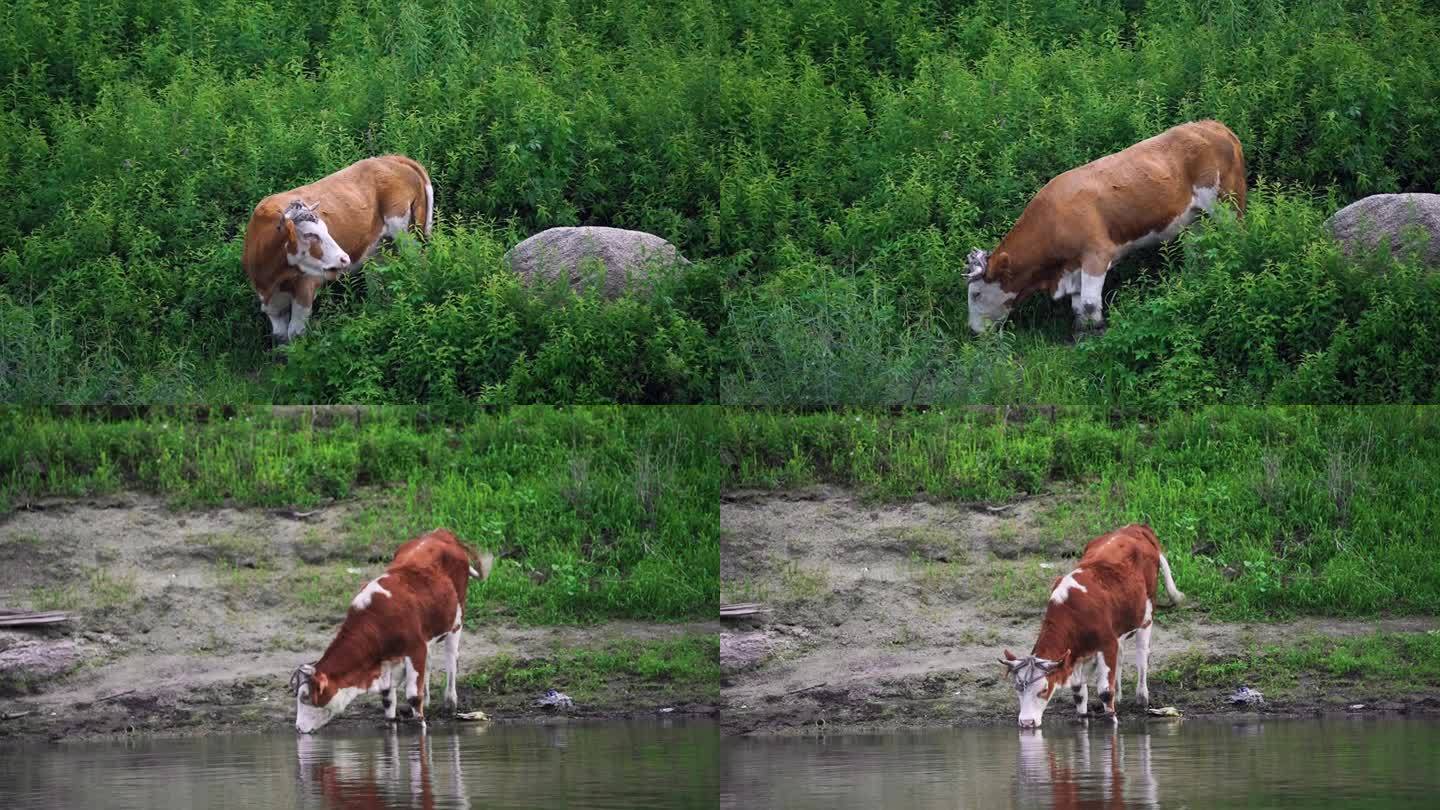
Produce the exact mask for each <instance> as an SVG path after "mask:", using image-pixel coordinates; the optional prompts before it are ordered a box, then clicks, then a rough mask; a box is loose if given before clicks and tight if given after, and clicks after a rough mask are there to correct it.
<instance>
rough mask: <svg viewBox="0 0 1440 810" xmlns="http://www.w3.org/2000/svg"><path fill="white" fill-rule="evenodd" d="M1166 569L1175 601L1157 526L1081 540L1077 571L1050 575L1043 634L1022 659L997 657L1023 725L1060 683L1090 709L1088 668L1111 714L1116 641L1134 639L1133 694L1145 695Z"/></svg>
mask: <svg viewBox="0 0 1440 810" xmlns="http://www.w3.org/2000/svg"><path fill="white" fill-rule="evenodd" d="M1162 574H1163V575H1164V578H1165V592H1166V593H1167V594H1168V595H1169V597H1170V603H1171V604H1172V605H1178V604H1180V602H1181V601H1183V600H1184V599H1185V595H1184V594H1182V593H1180V591H1178V590H1176V588H1175V580H1174V579H1172V578H1171V576H1170V562H1169V560H1166V559H1165V554H1164V552H1162V551H1161V550H1160V541H1159V540H1158V539H1157V538H1156V537H1155V532H1153V531H1151V530H1150V527H1149V526H1146V525H1144V524H1136V523H1132V524H1130V525H1129V526H1125V527H1124V528H1120V529H1116V530H1115V531H1113V532H1111V533H1109V534H1106V535H1103V536H1101V537H1097V538H1095V539H1094V540H1091V541H1090V544H1089V545H1087V546H1086V547H1085V554H1084V555H1083V556H1082V557H1081V558H1080V562H1079V564H1077V565H1076V566H1075V570H1074V571H1071V572H1070V573H1068V574H1066V575H1064V576H1061V577H1056V578H1055V583H1054V584H1053V585H1052V587H1051V590H1050V600H1049V602H1048V603H1046V605H1045V618H1044V620H1043V621H1042V622H1041V623H1040V635H1039V637H1038V638H1036V639H1035V646H1034V647H1033V648H1032V649H1031V651H1030V654H1029V655H1027V656H1025V657H1023V658H1020V657H1017V656H1016V655H1015V654H1014V653H1012V652H1010V651H1009V650H1006V651H1005V657H1004V658H1003V659H1001V660H1000V663H1002V664H1004V665H1005V668H1006V672H1007V674H1008V676H1009V678H1010V683H1011V685H1012V686H1014V687H1015V692H1016V693H1017V694H1018V695H1019V696H1020V726H1021V727H1022V728H1035V727H1038V726H1039V725H1040V718H1041V716H1042V715H1043V714H1044V713H1045V705H1046V704H1047V703H1049V702H1050V698H1051V696H1053V695H1054V694H1055V690H1056V689H1058V688H1059V687H1060V685H1061V684H1069V685H1070V691H1071V694H1072V696H1073V698H1074V701H1075V711H1076V713H1077V714H1079V715H1080V716H1082V717H1084V716H1085V715H1086V714H1087V713H1088V711H1089V705H1088V704H1089V695H1088V690H1087V685H1086V679H1085V675H1086V671H1087V670H1088V671H1089V673H1091V674H1093V675H1094V676H1095V688H1096V689H1097V690H1099V692H1100V702H1101V703H1102V704H1103V705H1104V707H1105V711H1106V712H1107V713H1109V714H1111V715H1113V714H1114V713H1115V702H1116V701H1117V700H1119V699H1120V643H1121V641H1123V640H1126V639H1129V638H1131V637H1132V636H1133V637H1134V638H1135V668H1136V669H1137V670H1138V671H1139V674H1138V678H1137V681H1136V690H1135V691H1136V700H1137V701H1138V702H1139V704H1140V705H1141V706H1142V707H1143V706H1146V705H1148V704H1149V701H1150V685H1149V680H1148V678H1149V661H1150V631H1151V630H1152V619H1153V613H1154V608H1155V587H1156V580H1157V577H1158V576H1159V575H1162Z"/></svg>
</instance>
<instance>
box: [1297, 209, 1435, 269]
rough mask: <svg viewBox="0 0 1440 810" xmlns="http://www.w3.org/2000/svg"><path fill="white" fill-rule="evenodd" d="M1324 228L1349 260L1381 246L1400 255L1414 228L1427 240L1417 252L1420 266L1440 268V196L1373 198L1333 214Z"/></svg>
mask: <svg viewBox="0 0 1440 810" xmlns="http://www.w3.org/2000/svg"><path fill="white" fill-rule="evenodd" d="M1325 225H1326V226H1327V227H1328V228H1329V229H1330V233H1331V234H1332V235H1334V237H1335V241H1337V242H1339V243H1340V246H1341V247H1342V248H1343V249H1344V250H1345V252H1346V253H1349V254H1350V255H1352V256H1353V255H1357V254H1364V253H1367V252H1370V251H1373V250H1375V249H1376V248H1377V247H1379V246H1380V245H1382V244H1388V245H1389V246H1390V252H1391V254H1393V255H1396V256H1399V255H1402V251H1403V250H1404V249H1405V236H1406V232H1407V231H1408V230H1410V229H1412V228H1416V227H1418V228H1419V229H1420V230H1421V231H1423V232H1424V233H1425V234H1426V235H1427V236H1429V237H1430V242H1429V244H1426V245H1424V246H1422V248H1421V252H1420V261H1421V263H1423V264H1426V265H1429V266H1431V267H1440V194H1376V195H1374V196H1371V197H1366V198H1364V199H1362V200H1358V201H1356V202H1353V203H1351V204H1349V205H1347V206H1345V207H1344V208H1341V209H1340V210H1339V211H1336V212H1335V215H1334V216H1332V217H1330V219H1328V220H1326V221H1325Z"/></svg>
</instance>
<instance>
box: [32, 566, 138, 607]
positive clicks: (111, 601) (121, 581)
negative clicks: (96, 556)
mask: <svg viewBox="0 0 1440 810" xmlns="http://www.w3.org/2000/svg"><path fill="white" fill-rule="evenodd" d="M135 598H136V588H135V579H134V577H131V576H126V575H121V576H116V575H115V574H112V573H110V572H109V571H106V570H105V569H103V568H96V569H93V570H91V571H90V572H89V573H88V574H87V575H85V576H83V577H80V578H76V579H74V580H71V581H69V582H67V583H65V584H64V585H54V586H51V587H44V588H36V589H35V590H34V592H33V593H31V595H30V601H31V602H33V603H34V607H35V609H36V610H83V611H87V612H92V611H93V612H97V613H103V612H106V611H111V610H115V609H117V608H123V607H126V606H128V605H130V604H132V603H134V601H135Z"/></svg>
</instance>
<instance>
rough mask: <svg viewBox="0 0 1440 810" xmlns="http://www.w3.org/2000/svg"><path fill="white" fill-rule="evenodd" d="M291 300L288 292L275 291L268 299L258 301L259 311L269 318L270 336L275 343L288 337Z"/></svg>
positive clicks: (281, 341)
mask: <svg viewBox="0 0 1440 810" xmlns="http://www.w3.org/2000/svg"><path fill="white" fill-rule="evenodd" d="M292 301H293V298H292V296H291V295H290V293H288V292H276V293H272V294H271V295H270V300H269V301H262V302H261V303H260V311H261V312H264V313H265V316H266V317H267V318H269V319H270V337H271V338H272V339H273V340H274V341H275V343H276V345H279V344H281V343H284V342H285V341H287V340H289V339H290V305H291V302H292Z"/></svg>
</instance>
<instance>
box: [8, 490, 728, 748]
mask: <svg viewBox="0 0 1440 810" xmlns="http://www.w3.org/2000/svg"><path fill="white" fill-rule="evenodd" d="M376 497H380V496H379V495H378V494H377V495H376ZM376 497H361V498H356V499H352V500H349V501H330V502H326V503H323V504H321V505H319V506H317V507H315V508H310V509H306V510H303V511H296V510H293V509H289V508H282V509H260V508H249V507H228V506H227V507H220V508H211V509H177V508H173V507H172V506H171V505H169V504H167V502H166V501H164V500H163V499H161V498H158V497H154V496H151V495H145V494H137V493H130V492H121V493H119V494H115V495H107V496H99V497H90V498H82V499H55V498H52V499H44V500H38V501H35V502H32V503H31V504H30V506H29V508H28V509H23V510H18V511H15V512H13V513H11V514H9V515H8V516H6V517H5V518H3V521H0V556H3V558H4V559H5V560H7V561H8V562H7V564H6V565H5V566H3V567H0V595H3V597H4V601H5V606H7V607H19V608H33V609H54V610H66V611H70V612H72V613H73V614H74V615H75V619H74V621H72V622H69V623H66V624H61V625H52V626H49V627H46V628H37V629H35V630H6V631H0V662H6V661H8V662H10V664H12V665H11V666H6V667H4V668H3V669H0V717H3V718H8V719H3V720H0V740H27V739H47V738H48V739H52V740H70V739H86V738H93V737H97V736H107V735H116V734H137V733H138V734H208V733H233V732H237V731H255V730H267V729H269V730H273V729H275V728H282V727H285V726H287V725H288V724H290V723H293V721H294V711H295V709H294V700H293V697H292V696H291V695H290V694H289V692H288V690H287V682H288V679H289V677H290V673H291V672H293V671H294V669H295V667H296V666H298V665H299V664H301V663H305V662H308V661H313V660H315V659H316V658H317V657H319V655H320V653H321V652H322V651H323V650H324V648H325V646H326V645H327V644H328V643H329V641H330V639H331V638H332V637H333V634H334V631H335V629H336V628H337V627H338V625H339V623H340V621H341V619H342V618H343V615H344V609H345V606H346V604H347V603H348V601H349V599H350V598H351V597H352V596H353V595H354V592H355V591H356V590H358V589H359V587H360V586H361V585H363V583H364V582H366V581H367V580H368V579H370V578H372V577H374V576H376V575H377V574H379V573H380V572H381V571H383V569H384V565H385V562H386V559H387V558H386V555H383V554H375V555H371V557H373V559H368V560H367V559H366V558H365V557H363V556H362V557H360V558H357V557H356V556H355V555H354V554H353V553H352V552H353V550H354V548H355V547H356V546H357V542H358V541H359V540H360V539H362V538H366V537H369V535H370V534H373V533H374V531H375V526H374V522H373V507H374V506H375V504H376V502H377V501H376ZM487 584H488V583H487ZM484 587H486V585H481V584H478V583H477V584H472V586H471V588H472V591H473V590H474V589H477V588H484ZM472 596H473V594H472ZM716 629H717V628H716V626H715V625H714V624H713V623H706V622H694V621H692V622H679V623H651V622H642V621H632V620H626V621H611V622H605V623H599V624H592V625H584V626H572V625H558V626H543V625H538V626H537V625H525V624H521V623H518V622H515V621H513V620H509V619H507V618H506V617H505V616H504V615H489V616H481V617H479V618H477V619H475V620H473V621H472V622H469V623H467V628H466V632H465V633H464V635H463V636H462V647H461V653H460V672H461V685H460V687H459V693H460V708H461V709H462V710H474V709H479V710H482V711H484V712H486V713H487V714H488V715H490V716H491V718H492V720H493V721H496V722H510V721H518V722H531V721H547V720H551V719H552V718H554V717H555V716H556V715H555V714H554V713H550V712H547V711H545V710H543V709H539V708H536V707H534V706H532V705H531V702H532V701H533V700H534V699H535V698H536V697H538V696H539V695H540V694H542V693H544V691H545V690H546V689H547V688H555V689H559V690H560V691H562V692H565V693H567V694H569V695H570V696H571V697H572V698H574V699H575V701H576V705H575V708H574V709H573V710H572V711H567V712H565V713H564V716H566V717H578V718H619V717H630V716H638V715H648V714H657V713H660V712H661V710H670V711H668V712H665V713H666V714H690V715H713V714H714V711H715V708H714V707H715V705H716V700H717V697H718V696H717V694H716V691H717V690H716V680H717V676H718V673H717V672H716V671H715V668H714V667H715V664H714V643H715V642H714V637H715V633H716ZM707 651H708V655H707V654H706V653H707ZM22 659H23V663H24V665H23V666H21V665H19V663H20V662H21V660H22ZM441 694H442V693H441V691H440V689H439V688H438V684H433V683H432V700H434V701H435V702H433V703H432V710H431V711H432V715H431V720H432V722H439V723H446V722H450V721H449V720H448V719H447V718H445V717H444V716H443V715H444V712H442V711H441V707H440V704H439V702H438V700H439V698H440V696H441ZM383 722H384V721H383V719H382V715H381V711H380V706H379V702H378V698H376V697H373V696H371V697H367V698H362V699H360V700H357V701H356V703H355V704H353V705H352V706H351V708H350V709H349V710H348V711H347V712H346V713H345V715H344V717H343V718H341V719H340V720H337V721H336V722H335V724H333V725H335V726H337V727H343V726H346V725H352V726H353V725H366V724H383Z"/></svg>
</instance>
